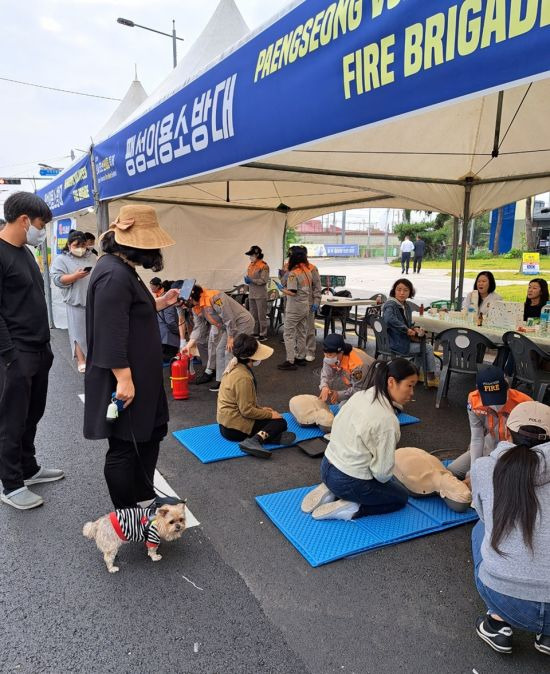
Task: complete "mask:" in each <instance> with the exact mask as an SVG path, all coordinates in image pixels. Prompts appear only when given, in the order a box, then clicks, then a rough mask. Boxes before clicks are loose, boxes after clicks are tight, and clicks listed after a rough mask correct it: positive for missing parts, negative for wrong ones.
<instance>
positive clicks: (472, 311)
mask: <svg viewBox="0 0 550 674" xmlns="http://www.w3.org/2000/svg"><path fill="white" fill-rule="evenodd" d="M476 322H477V311H476V308H475V307H474V305H473V304H470V305H469V307H468V323H471V324H472V325H475V324H476Z"/></svg>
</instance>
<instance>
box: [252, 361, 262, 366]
mask: <svg viewBox="0 0 550 674" xmlns="http://www.w3.org/2000/svg"><path fill="white" fill-rule="evenodd" d="M261 364H262V361H261V360H253V361H252V367H258V365H261Z"/></svg>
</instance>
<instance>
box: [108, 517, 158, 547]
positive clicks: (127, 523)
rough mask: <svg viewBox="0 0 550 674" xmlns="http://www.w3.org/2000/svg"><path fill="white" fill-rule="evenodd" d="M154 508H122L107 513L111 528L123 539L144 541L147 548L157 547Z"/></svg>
mask: <svg viewBox="0 0 550 674" xmlns="http://www.w3.org/2000/svg"><path fill="white" fill-rule="evenodd" d="M155 513H156V508H123V509H121V510H115V511H114V512H112V513H110V514H109V517H110V519H111V524H112V525H113V529H114V530H115V531H116V533H117V535H118V537H119V538H121V539H122V540H123V541H132V542H140V541H145V545H146V546H147V547H148V548H158V546H159V544H160V537H159V534H158V531H157V527H156V519H155Z"/></svg>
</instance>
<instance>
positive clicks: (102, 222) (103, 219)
mask: <svg viewBox="0 0 550 674" xmlns="http://www.w3.org/2000/svg"><path fill="white" fill-rule="evenodd" d="M90 155H91V156H90V164H91V166H92V189H93V195H94V205H95V214H96V222H97V231H98V233H99V234H103V232H106V231H107V230H108V229H109V204H108V202H107V201H101V199H100V198H99V183H98V181H97V171H96V168H95V161H94V146H93V145H92V146H91V147H90Z"/></svg>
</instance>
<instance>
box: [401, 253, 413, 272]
mask: <svg viewBox="0 0 550 674" xmlns="http://www.w3.org/2000/svg"><path fill="white" fill-rule="evenodd" d="M410 264H411V254H410V253H401V273H402V274H404V273H405V272H407V274H408V273H409V266H410Z"/></svg>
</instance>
